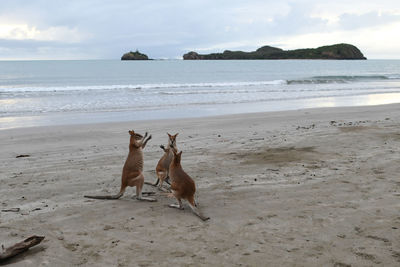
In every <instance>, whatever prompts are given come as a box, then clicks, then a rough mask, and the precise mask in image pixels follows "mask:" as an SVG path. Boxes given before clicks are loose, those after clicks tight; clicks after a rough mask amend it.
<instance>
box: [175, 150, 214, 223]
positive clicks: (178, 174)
mask: <svg viewBox="0 0 400 267" xmlns="http://www.w3.org/2000/svg"><path fill="white" fill-rule="evenodd" d="M171 150H172V152H173V160H172V162H171V164H170V166H169V176H170V177H171V191H172V193H171V195H172V196H174V197H175V198H176V199H177V200H178V203H179V204H170V205H169V207H171V208H177V209H180V210H182V209H183V205H182V199H186V200H187V201H188V202H189V206H190V208H191V209H192V211H193V212H194V214H196V215H197V216H198V217H200V219H202V220H203V221H206V220H208V219H210V217H206V216H204V215H202V214H201V213H200V211H199V209H198V208H197V204H196V202H195V200H194V194H195V192H196V185H195V184H194V181H193V179H192V178H190V176H189V175H188V174H187V173H186V172H185V171H184V170H183V169H182V166H181V156H182V151H181V152H179V153H177V151H176V150H175V149H174V148H171Z"/></svg>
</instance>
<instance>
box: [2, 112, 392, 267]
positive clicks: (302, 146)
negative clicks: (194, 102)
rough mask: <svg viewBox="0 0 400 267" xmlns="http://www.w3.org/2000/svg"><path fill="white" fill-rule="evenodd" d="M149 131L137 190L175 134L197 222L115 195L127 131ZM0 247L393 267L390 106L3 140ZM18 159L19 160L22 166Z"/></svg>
mask: <svg viewBox="0 0 400 267" xmlns="http://www.w3.org/2000/svg"><path fill="white" fill-rule="evenodd" d="M129 129H134V130H135V131H138V132H140V133H144V132H145V131H148V132H149V133H150V134H152V136H153V139H152V140H151V141H150V142H149V143H148V145H147V147H146V148H145V150H144V159H145V163H144V171H145V179H146V181H150V182H151V181H155V179H156V178H155V172H154V169H155V166H156V164H157V161H158V159H159V158H160V157H161V156H162V153H163V152H162V151H161V149H160V148H159V145H160V144H166V142H167V135H166V132H170V133H173V134H174V133H176V132H179V136H178V139H177V141H178V148H179V149H180V150H183V154H182V166H183V168H184V169H185V171H186V172H187V173H188V174H189V175H190V176H191V177H192V178H193V179H194V180H195V182H196V185H197V200H198V202H199V207H200V209H201V210H202V211H203V212H204V213H205V214H206V215H208V216H210V217H211V219H210V220H209V221H207V222H202V221H201V220H200V219H199V218H197V217H196V216H194V215H193V214H192V213H191V211H190V208H189V207H188V206H187V204H186V203H184V205H185V210H184V211H180V210H177V209H171V208H168V207H167V205H168V204H170V203H174V202H175V200H174V199H171V198H168V197H166V196H165V194H163V193H160V192H158V191H157V190H156V189H155V188H153V187H151V186H148V185H146V186H145V191H155V192H157V194H156V195H155V198H157V200H158V202H154V203H150V202H140V201H137V200H136V199H132V198H131V197H132V195H133V194H134V190H133V189H129V190H128V191H127V193H126V194H125V195H124V196H123V197H122V198H121V199H119V200H91V199H85V198H83V195H85V194H92V195H93V194H114V193H117V192H118V190H119V186H120V175H121V170H122V166H123V164H124V161H125V158H126V156H127V153H128V142H129V135H128V130H129ZM0 148H1V149H0V184H1V186H0V208H1V210H7V209H12V208H19V209H20V210H19V211H18V212H12V211H11V212H10V211H9V212H5V211H1V212H0V241H1V242H0V243H1V244H3V245H4V246H5V247H8V246H10V245H12V244H14V243H15V242H19V241H22V240H23V239H24V238H25V237H28V236H30V235H32V234H37V235H44V236H46V238H45V240H44V241H43V242H42V244H40V245H38V246H37V247H35V248H33V249H31V250H30V251H28V252H27V253H25V254H24V255H22V256H19V257H16V258H15V259H12V260H11V261H9V263H12V264H14V265H15V266H70V265H84V266H85V265H88V266H90V265H92V266H93V265H95V266H173V265H175V266H189V265H190V266H192V265H194V266H210V265H214V266H266V265H269V266H376V265H381V266H398V265H399V264H400V239H399V238H398V237H399V235H400V179H399V173H400V105H399V104H394V105H382V106H369V107H351V108H324V109H309V110H299V111H287V112H270V113H254V114H244V115H234V116H221V117H212V118H198V119H180V120H176V119H174V120H163V121H139V122H121V123H105V124H85V125H76V126H53V127H36V128H19V129H11V130H2V131H0ZM19 155H29V156H26V157H19V158H16V157H17V156H19Z"/></svg>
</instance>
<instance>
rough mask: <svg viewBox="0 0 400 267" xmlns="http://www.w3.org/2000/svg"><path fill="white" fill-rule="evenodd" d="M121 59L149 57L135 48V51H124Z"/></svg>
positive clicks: (145, 58) (143, 58) (146, 58)
mask: <svg viewBox="0 0 400 267" xmlns="http://www.w3.org/2000/svg"><path fill="white" fill-rule="evenodd" d="M121 60H149V57H148V56H147V55H145V54H142V53H140V52H139V51H138V50H136V51H135V52H132V51H130V52H129V53H125V54H124V55H123V56H122V57H121Z"/></svg>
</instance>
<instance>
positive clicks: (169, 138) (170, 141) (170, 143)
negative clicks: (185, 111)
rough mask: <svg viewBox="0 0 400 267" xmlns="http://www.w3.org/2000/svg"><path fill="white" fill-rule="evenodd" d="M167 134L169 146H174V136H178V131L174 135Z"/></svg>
mask: <svg viewBox="0 0 400 267" xmlns="http://www.w3.org/2000/svg"><path fill="white" fill-rule="evenodd" d="M167 134H168V145H169V146H170V147H176V137H177V136H178V134H179V133H176V134H175V135H170V134H169V133H167Z"/></svg>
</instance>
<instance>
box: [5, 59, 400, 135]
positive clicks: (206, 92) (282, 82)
mask: <svg viewBox="0 0 400 267" xmlns="http://www.w3.org/2000/svg"><path fill="white" fill-rule="evenodd" d="M398 102H400V61H399V60H366V61H365V60H354V61H334V60H270V61H269V60H253V61H248V60H243V61H236V60H230V61H181V60H165V61H162V60H160V61H158V60H157V61H119V60H88V61H3V62H0V129H7V128H14V127H24V126H25V127H26V126H37V125H55V124H75V123H88V122H108V121H124V120H137V119H163V118H181V117H203V116H212V115H222V114H237V113H246V112H260V111H277V110H293V109H300V108H312V107H333V106H357V105H378V104H387V103H398Z"/></svg>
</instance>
